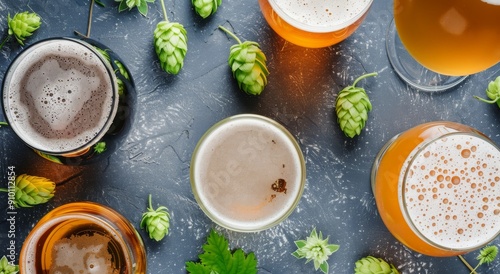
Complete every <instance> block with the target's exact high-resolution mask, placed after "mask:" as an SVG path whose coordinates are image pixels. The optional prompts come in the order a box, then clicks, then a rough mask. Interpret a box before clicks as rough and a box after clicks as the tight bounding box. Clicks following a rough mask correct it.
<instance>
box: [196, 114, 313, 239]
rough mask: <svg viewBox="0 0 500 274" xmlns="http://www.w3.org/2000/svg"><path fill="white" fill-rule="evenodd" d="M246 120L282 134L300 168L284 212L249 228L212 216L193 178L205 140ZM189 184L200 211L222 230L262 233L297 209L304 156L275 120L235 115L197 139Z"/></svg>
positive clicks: (302, 187) (212, 127)
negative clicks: (230, 124) (225, 127)
mask: <svg viewBox="0 0 500 274" xmlns="http://www.w3.org/2000/svg"><path fill="white" fill-rule="evenodd" d="M248 119H251V120H258V121H261V122H264V123H266V124H267V125H270V126H272V127H274V128H275V129H277V130H279V131H280V132H281V133H283V134H284V137H283V138H284V139H286V140H287V141H289V142H290V144H291V145H293V147H294V154H296V156H297V160H298V161H299V164H300V167H301V168H300V172H299V173H298V175H299V176H300V178H299V179H298V181H299V182H300V183H299V187H298V191H297V193H296V195H295V196H294V197H292V198H290V199H293V203H292V204H291V205H290V206H289V207H288V208H287V209H286V210H283V212H282V213H281V214H280V215H278V216H277V217H276V218H272V219H270V220H269V221H268V222H265V223H261V222H259V224H261V225H254V226H250V225H249V224H248V223H246V222H226V221H225V220H224V219H223V218H219V217H218V216H217V214H214V213H213V212H212V210H210V209H209V208H207V206H206V205H205V204H204V202H203V201H202V199H201V197H200V194H199V191H198V188H197V182H196V176H195V170H196V168H197V161H198V160H197V158H198V155H199V152H200V148H201V147H202V146H203V145H204V144H205V142H206V140H207V138H208V137H210V136H211V135H212V134H214V133H216V132H217V130H218V129H220V128H221V126H224V125H225V124H227V123H230V122H234V121H237V120H248ZM190 182H191V188H192V191H193V195H194V197H195V200H196V202H197V204H198V205H199V207H200V208H201V209H202V211H203V212H204V213H205V215H206V216H208V217H209V218H210V219H211V220H212V221H214V222H215V223H216V224H218V225H220V226H222V227H224V228H227V229H229V230H232V231H237V232H258V231H262V230H265V229H268V228H271V227H273V226H276V225H278V224H279V223H281V222H282V221H284V220H285V219H287V218H288V217H289V216H290V214H291V213H292V212H293V211H294V210H295V208H296V207H297V205H298V203H299V201H300V199H301V197H302V193H303V191H304V188H305V184H306V166H305V159H304V155H303V153H302V150H301V149H300V146H299V144H298V143H297V141H296V140H295V137H294V136H293V135H292V134H291V133H290V132H289V131H288V130H287V129H286V128H285V127H284V126H283V125H281V124H280V123H278V122H276V121H275V120H273V119H271V118H268V117H265V116H262V115H258V114H237V115H233V116H230V117H227V118H224V119H222V120H220V121H218V122H217V123H215V124H213V125H212V126H211V127H210V128H209V129H208V130H207V131H206V132H205V133H204V134H203V135H202V137H201V138H200V139H199V141H198V143H197V144H196V147H195V149H194V152H193V155H192V157H191V165H190Z"/></svg>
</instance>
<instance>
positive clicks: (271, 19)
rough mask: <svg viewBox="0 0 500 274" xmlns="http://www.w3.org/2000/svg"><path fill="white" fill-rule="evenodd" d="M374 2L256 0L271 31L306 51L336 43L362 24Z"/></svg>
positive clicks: (371, 0) (363, 0)
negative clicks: (306, 49)
mask: <svg viewBox="0 0 500 274" xmlns="http://www.w3.org/2000/svg"><path fill="white" fill-rule="evenodd" d="M372 2H373V0H358V1H346V0H343V1H326V0H312V1H300V0H291V1H290V0H259V5H260V9H261V11H262V14H263V15H264V18H265V19H266V21H267V23H268V24H269V26H271V28H272V29H273V30H274V31H275V32H276V33H277V34H278V35H280V36H281V37H282V38H284V39H285V40H287V41H289V42H291V43H293V44H296V45H299V46H302V47H308V48H320V47H327V46H331V45H334V44H337V43H339V42H341V41H343V40H344V39H346V38H347V37H349V36H350V35H351V34H352V33H353V32H354V31H355V30H356V29H357V28H358V27H359V25H361V23H362V22H363V20H364V18H365V17H366V15H367V13H368V10H369V9H370V6H371V4H372Z"/></svg>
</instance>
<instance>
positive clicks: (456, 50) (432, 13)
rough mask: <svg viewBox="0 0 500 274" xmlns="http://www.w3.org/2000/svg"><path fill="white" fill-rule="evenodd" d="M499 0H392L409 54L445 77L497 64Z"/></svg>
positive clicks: (470, 72) (398, 25) (499, 33)
mask: <svg viewBox="0 0 500 274" xmlns="http://www.w3.org/2000/svg"><path fill="white" fill-rule="evenodd" d="M498 18H500V1H499V0H458V1H455V0H440V1H434V0H418V1H412V0H395V1H394V19H395V23H396V28H397V31H398V34H399V37H400V38H401V41H402V42H403V44H404V46H405V48H406V49H407V50H408V52H409V53H410V55H411V56H412V57H413V58H415V59H416V60H417V61H418V62H419V63H420V64H422V65H423V66H424V67H426V68H428V69H430V70H432V71H434V72H437V73H440V74H444V75H450V76H463V75H469V74H473V73H477V72H480V71H483V70H485V69H487V68H489V67H491V66H493V65H495V64H496V63H498V62H499V61H500V48H499V46H498V45H500V28H499V27H498V25H499V24H498V22H499V21H498Z"/></svg>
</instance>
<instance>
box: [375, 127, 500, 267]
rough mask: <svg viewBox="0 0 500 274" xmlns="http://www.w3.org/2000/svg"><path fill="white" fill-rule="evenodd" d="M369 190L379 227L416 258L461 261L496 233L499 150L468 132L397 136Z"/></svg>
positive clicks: (419, 130) (499, 223)
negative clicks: (460, 257)
mask: <svg viewBox="0 0 500 274" xmlns="http://www.w3.org/2000/svg"><path fill="white" fill-rule="evenodd" d="M371 183H372V188H373V192H374V195H375V200H376V204H377V208H378V212H379V213H380V216H381V218H382V220H383V222H384V224H385V225H386V226H387V228H388V229H389V231H390V232H391V233H392V234H393V235H394V236H395V237H396V238H397V239H398V240H399V241H400V242H401V243H403V244H404V245H406V246H407V247H409V248H410V249H412V250H414V251H416V252H419V253H422V254H425V255H429V256H437V257H445V256H454V255H460V254H464V253H466V252H469V251H472V250H475V249H478V248H480V247H483V246H485V245H486V244H487V243H489V242H490V241H492V240H493V239H495V238H496V237H497V236H498V235H499V233H500V149H499V148H498V146H497V145H495V144H494V143H493V142H492V141H491V140H490V139H489V138H488V137H486V136H485V135H483V134H482V133H481V132H479V131H477V130H476V129H474V128H472V127H469V126H466V125H462V124H458V123H454V122H449V121H436V122H430V123H425V124H421V125H418V126H415V127H413V128H411V129H409V130H407V131H405V132H403V133H401V134H398V135H397V136H395V137H394V138H392V139H391V140H389V141H388V142H387V144H386V145H385V146H384V147H383V148H382V149H381V150H380V152H379V153H378V155H377V156H376V159H375V162H374V164H373V168H372V172H371Z"/></svg>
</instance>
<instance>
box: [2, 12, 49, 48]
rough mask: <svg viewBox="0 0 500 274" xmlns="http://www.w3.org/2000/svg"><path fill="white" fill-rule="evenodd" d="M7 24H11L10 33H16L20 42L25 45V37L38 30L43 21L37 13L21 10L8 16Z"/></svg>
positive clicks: (15, 35)
mask: <svg viewBox="0 0 500 274" xmlns="http://www.w3.org/2000/svg"><path fill="white" fill-rule="evenodd" d="M7 24H8V25H9V35H14V37H16V40H17V42H19V44H21V45H24V42H23V41H24V39H26V38H27V37H29V36H31V35H32V34H33V32H34V31H35V30H37V29H38V28H39V27H40V25H41V24H42V22H41V21H40V17H39V16H38V15H37V14H36V13H34V12H33V13H30V12H27V11H25V12H21V13H16V14H15V15H14V17H12V18H10V14H9V15H8V16H7Z"/></svg>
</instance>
